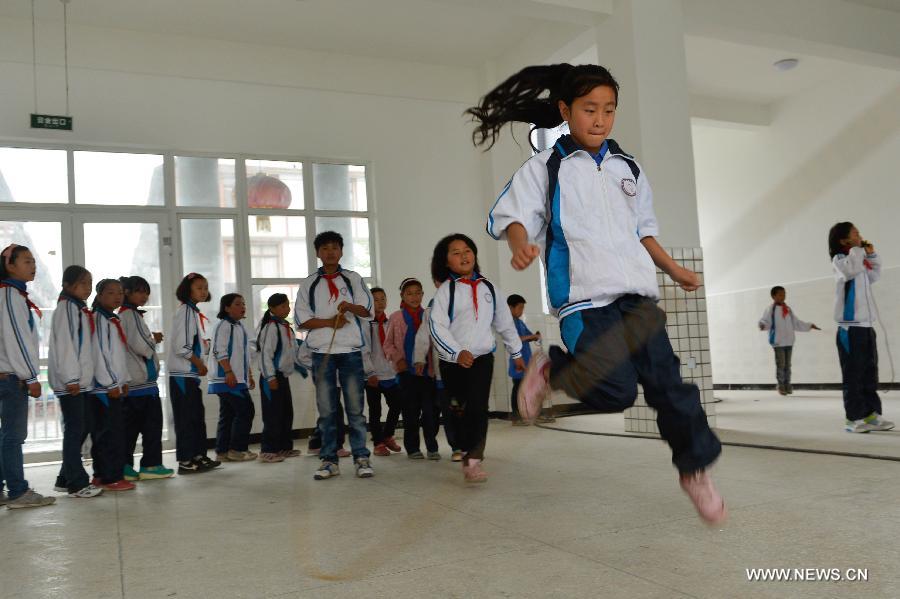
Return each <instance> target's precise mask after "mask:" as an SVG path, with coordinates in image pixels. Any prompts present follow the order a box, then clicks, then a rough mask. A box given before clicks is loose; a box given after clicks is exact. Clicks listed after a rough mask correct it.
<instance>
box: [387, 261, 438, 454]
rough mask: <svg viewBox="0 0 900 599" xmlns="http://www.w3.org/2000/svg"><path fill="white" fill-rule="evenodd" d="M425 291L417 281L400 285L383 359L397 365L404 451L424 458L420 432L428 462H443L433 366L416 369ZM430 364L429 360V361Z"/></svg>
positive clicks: (423, 314) (407, 280)
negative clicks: (398, 298) (438, 438)
mask: <svg viewBox="0 0 900 599" xmlns="http://www.w3.org/2000/svg"><path fill="white" fill-rule="evenodd" d="M423 296H424V291H423V290H422V284H421V283H420V282H419V281H418V280H417V279H412V278H409V279H404V281H403V282H402V283H401V284H400V297H401V299H402V302H401V303H400V309H399V310H397V311H396V312H394V313H393V314H391V317H390V319H389V320H388V334H387V338H386V339H385V342H384V355H385V356H387V358H388V359H389V360H390V361H391V362H392V363H393V364H394V369H395V370H396V371H397V376H398V378H399V380H400V390H401V392H402V393H403V447H404V449H406V455H407V457H409V458H410V459H413V460H421V459H423V458H425V455H424V454H423V453H422V451H421V450H420V449H419V442H420V439H419V428H420V427H421V430H422V436H423V437H424V438H425V450H426V452H427V455H428V459H429V460H434V461H437V460H440V459H441V454H440V452H439V451H438V442H437V431H438V419H439V417H440V413H439V408H438V407H437V405H436V401H435V385H434V366H433V365H432V364H429V365H428V367H427V368H426V369H420V370H417V369H416V366H415V364H416V360H415V346H416V333H417V332H418V331H419V330H420V328H421V326H422V322H423V321H424V319H425V310H424V309H423V308H422V298H423ZM429 362H430V360H429Z"/></svg>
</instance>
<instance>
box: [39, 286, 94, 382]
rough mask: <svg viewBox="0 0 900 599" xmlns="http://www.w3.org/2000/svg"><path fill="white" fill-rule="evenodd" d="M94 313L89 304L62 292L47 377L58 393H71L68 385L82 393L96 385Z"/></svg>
mask: <svg viewBox="0 0 900 599" xmlns="http://www.w3.org/2000/svg"><path fill="white" fill-rule="evenodd" d="M94 327H95V324H94V315H93V314H91V311H90V310H89V309H88V307H87V304H85V303H84V302H83V301H81V300H80V299H78V298H74V297H72V296H70V295H67V294H65V293H63V294H62V295H60V296H59V302H58V303H57V304H56V310H55V311H54V312H53V320H52V321H51V323H50V353H49V355H48V356H47V379H48V381H49V383H50V387H51V388H52V389H53V392H54V393H56V395H68V393H69V390H68V389H67V388H66V386H67V385H71V384H76V383H77V384H78V389H79V390H80V392H81V393H89V392H90V391H91V390H92V389H93V388H94V346H93V343H94V341H93V339H91V337H92V336H93V335H94Z"/></svg>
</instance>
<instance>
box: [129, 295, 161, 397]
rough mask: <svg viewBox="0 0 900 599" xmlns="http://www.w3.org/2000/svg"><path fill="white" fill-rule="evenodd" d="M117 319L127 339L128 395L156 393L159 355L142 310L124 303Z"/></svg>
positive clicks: (157, 388)
mask: <svg viewBox="0 0 900 599" xmlns="http://www.w3.org/2000/svg"><path fill="white" fill-rule="evenodd" d="M119 320H121V321H122V326H123V327H124V328H125V337H126V338H127V339H128V353H127V354H126V361H127V363H128V374H129V375H131V385H130V387H129V390H128V395H129V396H130V397H139V396H142V395H157V394H158V393H159V386H158V385H157V382H156V381H157V379H158V378H159V357H158V356H157V355H156V342H155V341H154V340H153V335H152V333H151V332H150V327H148V326H147V323H146V322H144V311H143V310H140V309H138V307H137V306H132V305H131V304H124V305H123V306H122V307H121V308H120V309H119Z"/></svg>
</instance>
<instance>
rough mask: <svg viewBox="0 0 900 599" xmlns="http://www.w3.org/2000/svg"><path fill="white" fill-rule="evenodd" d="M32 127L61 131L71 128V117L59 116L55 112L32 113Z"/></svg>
mask: <svg viewBox="0 0 900 599" xmlns="http://www.w3.org/2000/svg"><path fill="white" fill-rule="evenodd" d="M31 128H32V129H62V130H63V131H71V130H72V117H70V116H59V115H55V114H32V115H31Z"/></svg>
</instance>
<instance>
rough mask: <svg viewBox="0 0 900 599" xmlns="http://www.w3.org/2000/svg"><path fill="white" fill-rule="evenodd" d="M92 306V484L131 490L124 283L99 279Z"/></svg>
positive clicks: (129, 377) (116, 489)
mask: <svg viewBox="0 0 900 599" xmlns="http://www.w3.org/2000/svg"><path fill="white" fill-rule="evenodd" d="M95 291H96V292H97V294H96V295H95V296H94V303H93V304H92V306H91V307H92V309H93V311H94V324H95V326H96V331H95V333H94V336H93V345H94V381H95V385H94V390H93V391H92V392H91V401H90V403H91V417H92V421H93V426H92V430H91V441H92V444H91V457H92V458H93V459H94V463H93V467H94V478H93V480H91V484H93V485H95V486H99V487H102V488H103V490H104V491H131V490H133V489H134V488H135V486H134V483H131V482H129V481H127V480H125V478H124V469H125V417H124V412H123V408H122V404H123V403H124V401H125V397H127V396H128V384H129V383H130V382H131V375H130V374H129V373H128V365H127V363H126V357H125V354H126V352H127V351H128V349H127V348H128V342H127V339H126V337H125V329H124V328H123V327H122V322H121V321H120V320H119V317H118V316H117V315H116V310H118V309H119V307H121V305H122V301H123V298H124V293H123V291H122V284H121V283H120V282H119V281H117V280H116V279H103V280H102V281H100V282H99V283H97V287H96V289H95Z"/></svg>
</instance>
